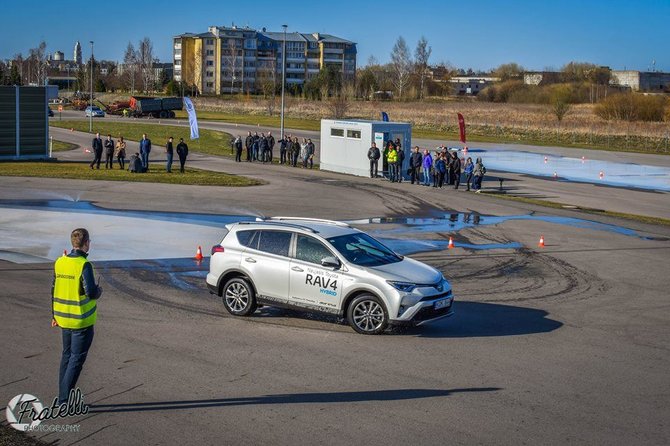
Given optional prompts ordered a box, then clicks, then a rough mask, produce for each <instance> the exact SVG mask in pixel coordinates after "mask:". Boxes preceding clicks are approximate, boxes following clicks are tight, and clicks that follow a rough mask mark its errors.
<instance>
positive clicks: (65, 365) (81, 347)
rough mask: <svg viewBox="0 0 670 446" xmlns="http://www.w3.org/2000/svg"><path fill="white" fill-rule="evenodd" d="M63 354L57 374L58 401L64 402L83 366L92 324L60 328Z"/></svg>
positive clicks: (91, 332) (91, 341) (90, 338)
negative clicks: (73, 327)
mask: <svg viewBox="0 0 670 446" xmlns="http://www.w3.org/2000/svg"><path fill="white" fill-rule="evenodd" d="M61 330H62V331H63V355H62V356H61V360H60V373H59V376H58V401H59V402H60V403H64V402H66V401H67V399H68V394H69V393H70V390H72V389H74V387H75V386H76V385H77V380H78V379H79V374H81V369H82V368H83V367H84V362H85V361H86V355H88V349H89V348H90V347H91V343H93V326H92V325H91V326H90V327H87V328H82V329H79V330H72V329H69V328H62V329H61Z"/></svg>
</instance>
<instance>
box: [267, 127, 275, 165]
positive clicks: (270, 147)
mask: <svg viewBox="0 0 670 446" xmlns="http://www.w3.org/2000/svg"><path fill="white" fill-rule="evenodd" d="M267 139H268V162H270V163H271V162H272V155H273V153H272V152H273V151H274V148H275V137H274V136H272V132H268V138H267Z"/></svg>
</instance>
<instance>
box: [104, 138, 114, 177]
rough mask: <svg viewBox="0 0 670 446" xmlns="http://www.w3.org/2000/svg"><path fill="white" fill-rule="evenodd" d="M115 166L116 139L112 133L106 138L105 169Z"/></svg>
mask: <svg viewBox="0 0 670 446" xmlns="http://www.w3.org/2000/svg"><path fill="white" fill-rule="evenodd" d="M113 168H114V140H113V139H112V135H109V134H108V135H107V139H106V140H105V169H113Z"/></svg>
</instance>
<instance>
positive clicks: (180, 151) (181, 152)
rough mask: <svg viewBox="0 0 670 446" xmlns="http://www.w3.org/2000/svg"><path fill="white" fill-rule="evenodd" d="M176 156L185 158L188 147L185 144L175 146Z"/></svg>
mask: <svg viewBox="0 0 670 446" xmlns="http://www.w3.org/2000/svg"><path fill="white" fill-rule="evenodd" d="M177 155H179V158H186V157H187V156H188V146H187V145H186V143H185V142H180V143H179V144H177Z"/></svg>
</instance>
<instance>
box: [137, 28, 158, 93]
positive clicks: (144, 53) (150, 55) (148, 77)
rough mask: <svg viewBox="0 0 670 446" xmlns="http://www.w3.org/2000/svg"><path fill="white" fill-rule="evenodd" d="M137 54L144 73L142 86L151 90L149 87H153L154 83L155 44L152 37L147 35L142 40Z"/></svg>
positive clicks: (147, 90)
mask: <svg viewBox="0 0 670 446" xmlns="http://www.w3.org/2000/svg"><path fill="white" fill-rule="evenodd" d="M137 55H138V62H139V66H140V73H141V74H142V86H143V87H144V91H145V92H149V87H152V88H153V85H154V45H153V43H151V39H149V38H148V37H145V38H144V39H142V40H140V43H139V45H138V47H137Z"/></svg>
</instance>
